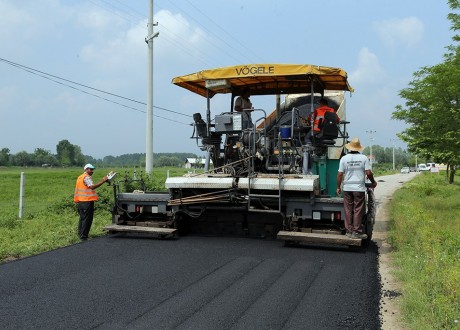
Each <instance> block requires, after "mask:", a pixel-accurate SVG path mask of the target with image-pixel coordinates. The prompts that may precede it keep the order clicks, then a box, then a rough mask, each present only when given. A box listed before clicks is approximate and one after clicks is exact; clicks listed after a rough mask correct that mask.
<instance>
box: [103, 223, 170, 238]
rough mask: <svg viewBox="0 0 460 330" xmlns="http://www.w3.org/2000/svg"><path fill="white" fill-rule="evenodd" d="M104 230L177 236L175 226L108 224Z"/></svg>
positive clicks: (164, 236)
mask: <svg viewBox="0 0 460 330" xmlns="http://www.w3.org/2000/svg"><path fill="white" fill-rule="evenodd" d="M104 230H106V231H108V232H109V233H114V232H128V233H146V234H152V236H154V237H158V238H177V229H174V228H161V227H147V226H126V225H115V224H112V225H108V226H106V227H105V228H104Z"/></svg>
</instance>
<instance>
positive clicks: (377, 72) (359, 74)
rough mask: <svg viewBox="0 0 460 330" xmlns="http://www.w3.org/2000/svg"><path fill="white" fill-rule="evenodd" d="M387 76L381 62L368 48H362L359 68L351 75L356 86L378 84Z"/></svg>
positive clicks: (351, 79)
mask: <svg viewBox="0 0 460 330" xmlns="http://www.w3.org/2000/svg"><path fill="white" fill-rule="evenodd" d="M384 76H385V70H384V69H383V68H382V67H381V66H380V61H379V59H378V57H377V55H375V54H374V53H372V52H371V51H370V50H369V49H368V48H367V47H364V48H361V50H360V51H359V55H358V67H357V68H356V70H354V71H353V72H352V73H351V74H350V81H353V83H354V84H362V83H376V82H379V81H381V79H382V78H384Z"/></svg>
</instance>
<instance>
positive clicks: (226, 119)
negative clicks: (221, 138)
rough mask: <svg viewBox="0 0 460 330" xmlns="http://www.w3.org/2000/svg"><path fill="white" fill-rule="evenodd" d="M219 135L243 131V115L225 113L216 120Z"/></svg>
mask: <svg viewBox="0 0 460 330" xmlns="http://www.w3.org/2000/svg"><path fill="white" fill-rule="evenodd" d="M215 124H216V126H215V130H216V132H217V133H234V132H240V131H241V130H242V129H243V115H242V114H241V113H224V114H221V115H217V116H216V118H215Z"/></svg>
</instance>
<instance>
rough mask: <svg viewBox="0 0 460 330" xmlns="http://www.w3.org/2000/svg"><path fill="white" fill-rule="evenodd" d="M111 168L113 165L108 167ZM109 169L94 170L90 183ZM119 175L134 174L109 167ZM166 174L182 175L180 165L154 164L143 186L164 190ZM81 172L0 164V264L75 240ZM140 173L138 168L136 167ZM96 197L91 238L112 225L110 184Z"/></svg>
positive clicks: (71, 242) (182, 171)
mask: <svg viewBox="0 0 460 330" xmlns="http://www.w3.org/2000/svg"><path fill="white" fill-rule="evenodd" d="M110 170H112V169H110ZM110 170H109V169H101V170H99V169H96V170H95V172H94V174H93V180H94V181H95V182H97V181H99V180H101V179H102V177H103V176H104V175H106V174H107V173H108V172H109V171H110ZM113 170H115V171H117V172H118V173H119V177H118V178H122V177H123V176H125V175H128V176H129V177H132V176H133V173H134V169H113ZM21 172H23V173H24V176H25V193H24V204H23V206H24V208H23V217H22V218H21V219H18V215H19V195H20V177H21ZM168 172H169V175H170V176H178V175H182V174H184V173H185V172H186V170H185V169H182V168H170V169H166V168H156V169H154V171H153V179H150V178H147V179H146V184H147V188H148V190H152V191H153V190H156V191H162V190H163V191H164V190H165V189H164V181H165V179H166V176H167V174H168ZM81 173H83V171H82V169H80V168H72V169H54V168H53V169H49V168H43V169H42V168H1V169H0V185H1V187H2V188H1V190H0V209H1V210H2V212H1V214H0V237H1V239H0V262H3V261H5V260H13V259H16V258H20V257H25V256H30V255H33V254H37V253H40V252H44V251H48V250H51V249H55V248H58V247H62V246H67V245H70V244H74V243H76V242H78V241H79V240H78V237H77V224H78V214H77V211H76V207H75V203H74V202H73V191H74V188H75V180H76V178H77V177H78V176H79V175H80V174H81ZM137 175H138V177H140V176H141V175H142V171H141V170H139V169H137ZM97 192H98V195H99V198H100V200H99V201H98V202H97V203H96V210H95V215H94V222H93V226H92V228H91V232H90V236H92V237H95V236H100V235H103V234H104V230H103V228H104V227H105V226H106V225H107V224H109V223H111V219H112V216H111V213H110V210H111V207H112V203H113V188H112V186H108V185H103V186H101V187H99V188H98V189H97Z"/></svg>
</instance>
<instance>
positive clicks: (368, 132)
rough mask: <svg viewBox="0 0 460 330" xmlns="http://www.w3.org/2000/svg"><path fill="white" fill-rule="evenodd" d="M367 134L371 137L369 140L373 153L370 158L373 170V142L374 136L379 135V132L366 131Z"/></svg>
mask: <svg viewBox="0 0 460 330" xmlns="http://www.w3.org/2000/svg"><path fill="white" fill-rule="evenodd" d="M366 133H367V134H368V135H369V140H370V141H371V143H370V147H369V148H370V151H371V155H370V156H369V158H370V163H371V168H372V163H373V158H372V142H373V141H374V136H373V134H374V133H377V131H366Z"/></svg>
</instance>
